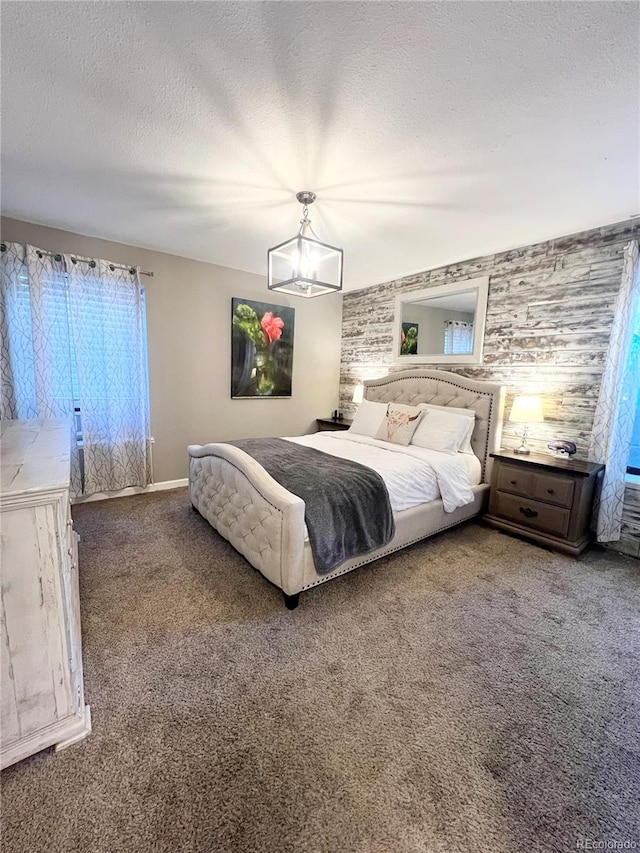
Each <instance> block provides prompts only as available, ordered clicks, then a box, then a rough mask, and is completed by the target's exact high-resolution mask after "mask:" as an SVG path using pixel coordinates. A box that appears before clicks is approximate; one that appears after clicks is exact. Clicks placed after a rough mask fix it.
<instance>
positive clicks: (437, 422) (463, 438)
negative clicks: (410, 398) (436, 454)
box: [411, 403, 475, 453]
mask: <svg viewBox="0 0 640 853" xmlns="http://www.w3.org/2000/svg"><path fill="white" fill-rule="evenodd" d="M420 408H422V409H424V417H423V418H422V420H421V421H420V423H419V425H418V428H417V429H416V431H415V432H414V434H413V438H412V439H411V444H413V445H415V446H416V447H426V448H428V449H430V450H441V451H442V452H443V453H458V451H463V452H465V453H468V452H472V451H471V445H470V444H469V438H470V436H471V433H472V432H473V426H474V423H475V413H473V412H472V413H471V414H472V415H473V417H469V416H468V415H467V414H456V413H455V412H450V411H449V410H448V407H446V406H429V405H428V404H426V403H421V404H420ZM465 412H466V410H465ZM466 444H468V446H469V450H463V448H464V447H465V445H466Z"/></svg>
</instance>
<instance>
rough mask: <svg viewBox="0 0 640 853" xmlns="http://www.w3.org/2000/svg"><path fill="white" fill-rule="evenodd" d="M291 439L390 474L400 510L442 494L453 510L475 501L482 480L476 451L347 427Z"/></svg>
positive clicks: (392, 497)
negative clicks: (445, 449)
mask: <svg viewBox="0 0 640 853" xmlns="http://www.w3.org/2000/svg"><path fill="white" fill-rule="evenodd" d="M287 441H295V442H296V443H298V444H303V445H305V446H306V447H313V448H315V449H316V450H321V451H323V452H324V453H330V454H331V455H332V456H341V457H342V458H344V459H351V460H353V461H354V462H359V463H360V464H361V465H368V466H369V468H373V470H374V471H377V473H378V474H380V476H381V477H382V479H383V480H384V483H385V485H386V487H387V491H388V492H389V499H390V501H391V509H392V510H393V511H394V512H399V511H401V510H404V509H410V508H411V507H414V506H418V504H422V503H426V502H427V501H432V500H435V499H436V498H439V497H441V498H442V502H443V505H444V509H445V512H453V510H454V509H457V508H458V507H461V506H465V505H466V504H468V503H471V501H472V500H473V492H472V491H471V486H472V485H477V484H478V483H479V482H480V475H481V465H480V460H479V459H478V458H477V457H476V456H473V455H472V454H467V453H441V452H440V451H438V450H427V449H426V448H423V447H414V446H412V445H409V446H408V447H403V446H401V445H398V444H391V443H390V442H387V441H379V440H378V439H375V438H369V437H368V436H364V435H356V434H351V433H348V432H347V431H340V432H317V433H314V434H313V435H301V436H296V437H290V438H287Z"/></svg>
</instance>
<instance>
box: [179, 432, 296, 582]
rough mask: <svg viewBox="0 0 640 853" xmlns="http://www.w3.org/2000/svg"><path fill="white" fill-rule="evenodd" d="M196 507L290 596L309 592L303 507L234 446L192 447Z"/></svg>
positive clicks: (192, 488) (191, 486) (192, 487)
mask: <svg viewBox="0 0 640 853" xmlns="http://www.w3.org/2000/svg"><path fill="white" fill-rule="evenodd" d="M188 450H189V493H190V497H191V503H192V504H193V506H194V507H195V508H196V509H197V510H198V512H199V513H200V514H201V515H202V516H203V517H204V518H206V520H207V521H208V522H209V524H211V525H212V527H214V528H215V529H216V530H217V531H218V533H220V535H221V536H224V538H225V539H228V540H229V542H230V543H231V544H232V545H233V547H234V548H235V549H236V550H237V551H239V552H240V553H241V554H242V555H243V556H244V557H246V559H247V560H248V561H249V562H250V563H251V565H252V566H254V567H255V568H256V569H258V571H260V572H261V573H262V574H263V575H264V576H265V577H266V578H268V580H270V581H271V582H272V583H274V584H275V585H276V586H278V587H280V588H281V589H282V590H283V592H284V593H285V594H286V595H295V594H296V593H297V592H299V591H300V590H301V589H302V587H303V586H304V540H305V522H304V501H303V500H302V499H301V498H298V497H296V496H295V495H292V494H291V492H288V491H287V490H286V489H285V488H284V487H283V486H281V485H280V484H279V483H277V482H276V481H275V480H274V479H273V478H272V477H271V476H269V474H267V472H266V471H265V470H264V468H262V466H261V465H259V464H258V463H257V462H256V461H255V460H254V459H252V457H250V456H249V455H248V454H246V453H245V452H244V451H242V450H240V449H239V448H237V447H234V446H233V445H229V444H207V445H204V446H200V445H192V446H190V447H189V449H188Z"/></svg>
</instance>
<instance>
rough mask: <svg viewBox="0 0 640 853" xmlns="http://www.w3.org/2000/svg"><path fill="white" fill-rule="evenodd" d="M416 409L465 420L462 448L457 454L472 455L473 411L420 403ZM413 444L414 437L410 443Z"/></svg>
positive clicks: (474, 422)
mask: <svg viewBox="0 0 640 853" xmlns="http://www.w3.org/2000/svg"><path fill="white" fill-rule="evenodd" d="M418 408H420V409H425V410H426V411H429V410H431V411H434V412H444V413H445V414H446V415H459V416H460V417H463V418H466V419H467V422H468V429H467V434H466V436H465V438H464V440H463V442H462V446H461V447H460V450H459V451H458V452H459V453H473V447H472V446H471V436H472V435H473V430H474V428H475V425H476V413H475V412H474V411H473V409H459V408H456V407H455V406H434V405H433V404H432V403H420V404H419V405H418ZM418 441H420V437H418ZM411 443H412V444H415V436H414V439H413V440H412V442H411Z"/></svg>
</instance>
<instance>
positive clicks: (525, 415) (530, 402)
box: [509, 394, 544, 424]
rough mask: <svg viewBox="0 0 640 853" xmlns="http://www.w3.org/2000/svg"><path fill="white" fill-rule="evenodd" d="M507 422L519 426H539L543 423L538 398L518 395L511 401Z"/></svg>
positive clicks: (540, 404)
mask: <svg viewBox="0 0 640 853" xmlns="http://www.w3.org/2000/svg"><path fill="white" fill-rule="evenodd" d="M509 420H510V421H515V422H517V423H521V424H541V423H542V422H543V421H544V417H543V414H542V403H541V401H540V397H538V396H535V395H529V394H519V395H518V396H516V397H515V399H514V401H513V406H512V407H511V413H510V414H509Z"/></svg>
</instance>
